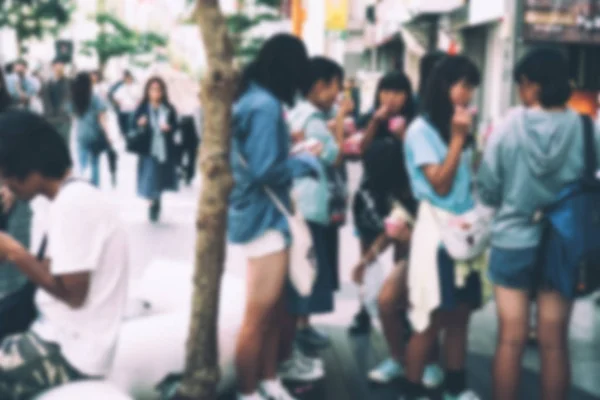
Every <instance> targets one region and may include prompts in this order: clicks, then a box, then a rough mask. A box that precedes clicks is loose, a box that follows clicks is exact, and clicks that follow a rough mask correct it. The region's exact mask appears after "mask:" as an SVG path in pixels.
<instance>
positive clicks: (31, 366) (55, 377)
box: [0, 332, 85, 400]
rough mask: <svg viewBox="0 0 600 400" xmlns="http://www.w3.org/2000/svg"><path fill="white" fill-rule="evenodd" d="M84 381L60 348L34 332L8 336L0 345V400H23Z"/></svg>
mask: <svg viewBox="0 0 600 400" xmlns="http://www.w3.org/2000/svg"><path fill="white" fill-rule="evenodd" d="M83 378H85V377H84V376H83V375H82V374H80V373H79V372H78V371H77V370H75V369H74V368H73V367H72V366H71V365H69V363H68V362H67V361H66V360H65V359H64V357H63V356H62V354H61V353H60V348H59V347H58V346H57V345H56V344H53V343H48V342H44V341H43V340H41V339H40V338H39V337H38V336H37V335H36V334H35V333H33V332H26V333H22V334H18V335H14V336H9V337H7V338H6V339H4V341H3V342H2V344H1V345H0V399H2V400H26V399H31V398H32V397H33V396H35V395H36V394H39V393H40V392H42V391H44V390H46V389H49V388H52V387H56V386H60V385H64V384H66V383H68V382H72V381H76V380H80V379H83Z"/></svg>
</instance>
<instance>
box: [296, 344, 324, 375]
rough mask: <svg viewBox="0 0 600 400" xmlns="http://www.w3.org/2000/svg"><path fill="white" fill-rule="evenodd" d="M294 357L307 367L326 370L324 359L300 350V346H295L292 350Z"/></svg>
mask: <svg viewBox="0 0 600 400" xmlns="http://www.w3.org/2000/svg"><path fill="white" fill-rule="evenodd" d="M292 358H296V359H298V361H299V362H300V363H302V364H304V365H306V366H307V367H310V368H316V369H321V370H325V365H324V364H323V360H321V359H320V358H317V357H311V356H309V355H306V353H304V352H303V351H302V350H300V348H298V347H296V346H295V347H294V350H293V352H292Z"/></svg>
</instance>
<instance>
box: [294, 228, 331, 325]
mask: <svg viewBox="0 0 600 400" xmlns="http://www.w3.org/2000/svg"><path fill="white" fill-rule="evenodd" d="M307 225H308V227H309V229H310V233H311V237H312V240H313V248H314V251H315V255H316V259H317V278H316V280H315V284H314V286H313V291H312V293H311V295H310V296H307V297H302V296H300V295H299V294H298V292H296V290H295V288H294V287H293V285H292V284H291V283H288V285H287V287H288V297H287V299H288V307H289V311H290V313H292V314H293V315H297V316H308V315H311V314H324V313H329V312H332V311H333V303H334V296H333V293H334V291H335V276H334V274H333V269H334V268H333V267H332V265H331V260H332V256H331V255H330V254H329V253H330V249H331V247H330V245H329V243H330V242H331V239H332V237H331V235H330V234H331V232H330V227H327V226H323V225H319V224H315V223H312V222H309V221H307Z"/></svg>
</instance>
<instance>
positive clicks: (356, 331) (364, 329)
mask: <svg viewBox="0 0 600 400" xmlns="http://www.w3.org/2000/svg"><path fill="white" fill-rule="evenodd" d="M370 332H371V316H370V315H369V313H368V312H367V310H366V309H365V308H364V307H362V308H361V309H360V311H359V312H358V314H356V315H355V316H354V320H353V321H352V325H350V328H348V333H350V334H351V335H353V336H359V335H367V334H369V333H370Z"/></svg>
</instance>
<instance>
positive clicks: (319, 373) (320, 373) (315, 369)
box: [278, 354, 325, 382]
mask: <svg viewBox="0 0 600 400" xmlns="http://www.w3.org/2000/svg"><path fill="white" fill-rule="evenodd" d="M278 375H279V377H280V378H281V379H283V380H284V381H296V382H314V381H318V380H319V379H321V378H323V377H324V376H325V370H324V369H323V368H322V367H319V366H318V365H316V363H314V362H310V363H309V362H307V361H306V360H304V361H303V360H302V359H301V358H300V357H298V356H297V354H295V355H293V356H292V358H290V359H289V360H287V361H285V362H283V363H282V364H281V365H280V366H279V371H278Z"/></svg>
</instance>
